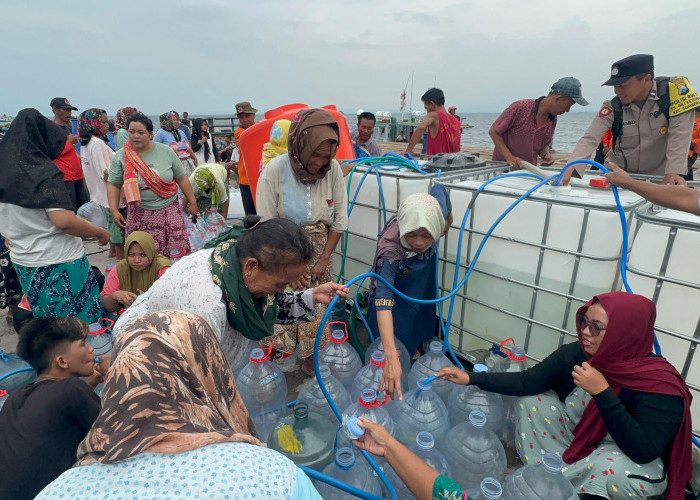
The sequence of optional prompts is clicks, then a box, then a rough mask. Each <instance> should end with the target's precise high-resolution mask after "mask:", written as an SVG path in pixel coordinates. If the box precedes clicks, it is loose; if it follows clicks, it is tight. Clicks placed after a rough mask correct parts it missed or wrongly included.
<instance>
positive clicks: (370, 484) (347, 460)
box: [314, 448, 382, 500]
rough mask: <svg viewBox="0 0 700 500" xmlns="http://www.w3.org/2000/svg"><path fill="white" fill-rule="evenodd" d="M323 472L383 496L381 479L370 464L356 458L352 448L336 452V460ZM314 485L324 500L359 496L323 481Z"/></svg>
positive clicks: (315, 482)
mask: <svg viewBox="0 0 700 500" xmlns="http://www.w3.org/2000/svg"><path fill="white" fill-rule="evenodd" d="M323 473H324V474H326V475H327V476H331V477H333V478H335V479H338V480H339V481H342V482H344V483H347V484H349V485H350V486H354V487H355V488H358V489H360V490H362V491H365V492H367V493H370V494H372V495H377V496H381V494H382V487H381V483H380V482H379V479H378V478H377V477H376V476H375V475H374V473H373V471H372V469H370V468H369V466H367V465H365V464H363V463H361V462H358V461H356V460H355V453H354V452H353V451H352V448H340V449H338V451H337V452H336V454H335V461H334V462H333V463H331V464H330V465H328V466H327V467H326V468H325V469H323ZM314 486H316V490H318V493H319V494H320V495H321V498H323V500H346V499H354V498H357V497H355V496H353V495H350V494H349V493H346V492H344V491H342V490H339V489H338V488H336V487H334V486H331V485H329V484H326V483H324V482H321V481H314Z"/></svg>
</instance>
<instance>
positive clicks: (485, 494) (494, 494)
mask: <svg viewBox="0 0 700 500" xmlns="http://www.w3.org/2000/svg"><path fill="white" fill-rule="evenodd" d="M502 494H503V488H501V483H499V482H498V481H497V480H495V479H494V478H492V477H486V478H484V480H483V481H481V487H480V488H479V489H478V490H476V491H467V495H469V498H473V499H474V500H498V499H499V498H501V495H502Z"/></svg>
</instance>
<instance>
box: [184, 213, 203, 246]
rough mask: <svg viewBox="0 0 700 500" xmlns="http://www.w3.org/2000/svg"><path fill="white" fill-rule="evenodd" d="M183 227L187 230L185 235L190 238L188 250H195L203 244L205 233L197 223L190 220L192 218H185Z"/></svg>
mask: <svg viewBox="0 0 700 500" xmlns="http://www.w3.org/2000/svg"><path fill="white" fill-rule="evenodd" d="M185 229H186V230H187V236H188V238H189V240H190V251H191V252H196V251H197V250H199V249H200V248H202V247H203V246H204V237H205V234H204V233H203V232H202V230H201V228H200V227H199V226H197V224H195V223H194V222H192V218H190V217H187V218H186V219H185Z"/></svg>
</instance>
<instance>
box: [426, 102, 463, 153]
mask: <svg viewBox="0 0 700 500" xmlns="http://www.w3.org/2000/svg"><path fill="white" fill-rule="evenodd" d="M436 113H437V114H438V116H439V118H440V128H439V129H438V133H437V135H436V136H435V138H434V139H433V138H432V137H430V132H428V141H427V144H426V153H428V154H429V155H436V154H438V153H458V152H459V140H460V138H461V135H462V127H461V126H460V124H459V122H457V120H456V119H455V117H454V116H452V115H451V114H449V113H448V112H446V111H436Z"/></svg>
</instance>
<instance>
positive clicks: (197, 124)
mask: <svg viewBox="0 0 700 500" xmlns="http://www.w3.org/2000/svg"><path fill="white" fill-rule="evenodd" d="M190 146H191V147H192V151H194V154H195V156H196V157H197V165H204V164H205V163H216V162H218V161H219V153H218V151H217V150H216V148H215V147H214V143H213V142H212V140H211V134H210V133H209V124H207V121H206V120H202V119H201V118H195V119H194V120H193V121H192V137H190Z"/></svg>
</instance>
